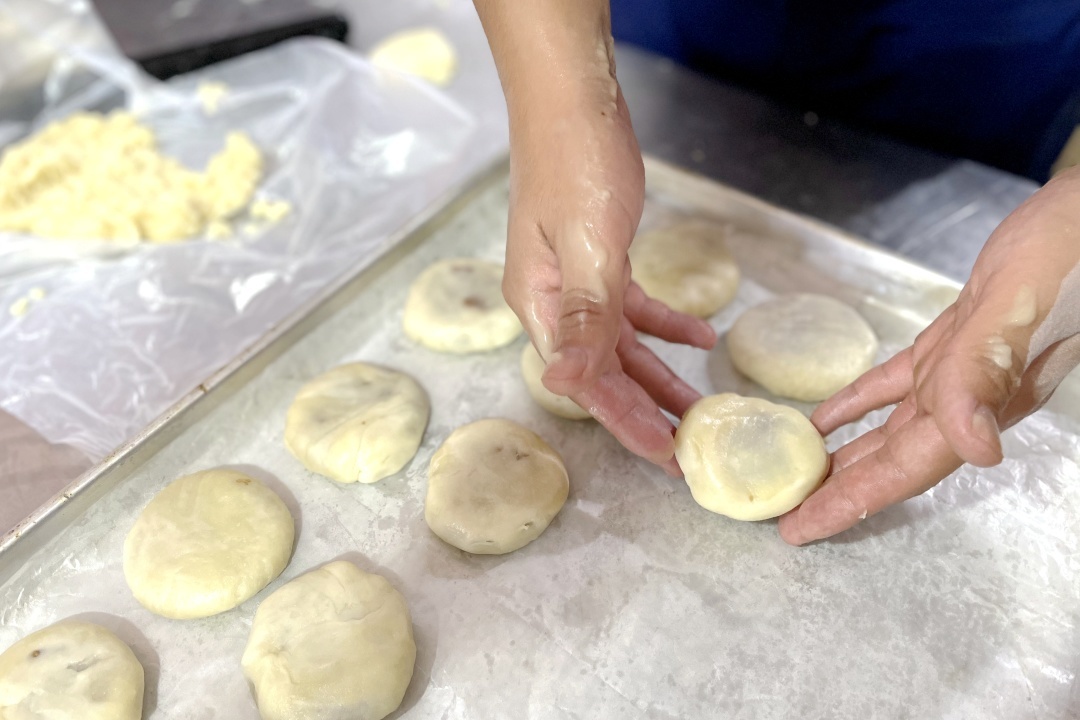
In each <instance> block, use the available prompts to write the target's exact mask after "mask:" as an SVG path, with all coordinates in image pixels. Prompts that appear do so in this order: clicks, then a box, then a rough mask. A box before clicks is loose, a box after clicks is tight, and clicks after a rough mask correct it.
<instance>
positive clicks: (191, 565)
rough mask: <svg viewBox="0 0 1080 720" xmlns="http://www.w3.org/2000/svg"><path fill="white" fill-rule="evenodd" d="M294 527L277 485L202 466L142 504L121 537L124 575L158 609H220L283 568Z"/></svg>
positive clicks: (169, 612) (175, 614)
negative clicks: (206, 468) (136, 516)
mask: <svg viewBox="0 0 1080 720" xmlns="http://www.w3.org/2000/svg"><path fill="white" fill-rule="evenodd" d="M293 532H294V528H293V519H292V515H290V514H289V509H288V508H287V507H285V503H284V502H282V500H281V498H280V497H278V496H277V494H276V493H274V491H273V490H270V489H269V488H268V487H266V486H265V485H263V484H262V483H261V482H259V481H258V480H256V479H255V478H252V477H248V476H247V475H244V474H243V473H239V472H236V471H235V470H227V469H224V468H218V469H214V470H205V471H203V472H198V473H195V474H193V475H187V476H185V477H182V478H180V479H179V480H175V481H173V482H172V483H170V484H169V485H168V486H167V487H166V488H165V489H164V490H162V491H161V492H159V493H158V494H157V495H156V496H154V499H153V500H151V501H150V503H149V504H148V505H147V506H146V507H145V508H143V511H142V512H141V513H140V514H139V517H138V519H137V520H136V521H135V525H134V526H133V527H132V528H131V531H130V532H128V535H127V538H126V539H125V540H124V577H125V578H126V579H127V583H128V586H129V587H130V588H131V592H132V593H133V594H134V595H135V599H136V600H138V601H139V602H140V603H142V604H143V605H144V606H145V607H146V608H147V609H148V610H151V611H152V612H155V613H157V614H158V615H163V616H165V617H168V618H176V619H188V618H200V617H207V616H209V615H216V614H217V613H220V612H224V611H226V610H229V609H232V608H234V607H236V606H237V605H239V604H240V603H242V602H244V601H245V600H247V599H248V598H250V597H252V596H253V595H254V594H255V593H257V592H259V591H260V590H262V589H263V588H264V587H266V586H267V584H268V583H269V582H270V581H271V580H273V579H274V578H276V577H277V576H278V575H280V574H281V571H282V570H284V569H285V566H286V565H287V564H288V562H289V557H290V556H291V555H292V544H293Z"/></svg>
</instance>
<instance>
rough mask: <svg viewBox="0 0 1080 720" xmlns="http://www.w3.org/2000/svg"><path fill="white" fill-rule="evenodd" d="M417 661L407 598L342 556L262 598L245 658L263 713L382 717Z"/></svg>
mask: <svg viewBox="0 0 1080 720" xmlns="http://www.w3.org/2000/svg"><path fill="white" fill-rule="evenodd" d="M415 661H416V644H415V642H414V641H413V629H412V621H411V620H410V618H409V609H408V608H407V607H406V605H405V598H403V597H402V596H401V593H399V592H398V591H397V590H395V589H394V588H393V587H391V585H390V583H388V582H387V581H386V579H385V578H383V577H382V576H380V575H374V574H372V573H366V572H364V571H362V570H360V569H359V568H357V567H356V566H355V565H353V564H352V563H350V562H345V561H342V560H339V561H336V562H332V563H329V564H327V565H323V566H322V567H321V568H318V569H317V570H312V571H311V572H309V573H306V574H304V575H301V576H300V577H298V578H296V579H295V580H291V581H289V582H288V583H286V584H285V585H282V586H281V587H280V588H278V589H277V590H275V591H274V592H273V594H271V595H270V597H268V598H266V600H264V601H263V603H262V605H260V606H259V609H258V611H257V612H256V613H255V620H254V621H253V622H252V624H251V635H250V636H249V637H248V644H247V647H246V648H245V649H244V656H243V659H242V660H241V665H242V666H243V669H244V676H245V677H246V678H247V679H248V681H249V682H250V683H251V687H252V690H253V691H254V693H255V697H256V700H257V701H258V704H259V714H260V715H261V716H262V718H263V720H380V718H383V717H386V716H387V715H389V714H390V713H392V712H393V711H394V710H396V709H397V707H398V705H400V704H401V699H402V698H403V697H404V696H405V690H406V689H407V688H408V686H409V680H410V679H411V678H412V673H413V664H414V663H415Z"/></svg>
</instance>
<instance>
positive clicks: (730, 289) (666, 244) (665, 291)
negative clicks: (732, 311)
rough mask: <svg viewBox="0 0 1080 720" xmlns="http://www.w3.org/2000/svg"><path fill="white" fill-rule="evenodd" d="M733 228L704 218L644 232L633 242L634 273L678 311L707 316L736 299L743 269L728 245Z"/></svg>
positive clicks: (643, 286) (654, 294)
mask: <svg viewBox="0 0 1080 720" xmlns="http://www.w3.org/2000/svg"><path fill="white" fill-rule="evenodd" d="M727 233H728V228H727V227H725V226H723V225H717V224H715V223H709V222H704V221H701V220H696V221H691V222H684V223H680V224H678V225H673V226H671V227H666V228H663V229H660V230H653V231H651V232H647V233H643V234H642V235H639V236H638V237H636V238H635V239H634V242H633V243H632V244H631V245H630V264H631V266H632V267H633V277H634V280H635V281H636V282H637V284H638V285H640V286H641V289H642V290H644V291H645V293H646V294H647V295H649V296H650V297H653V298H655V299H657V300H659V301H661V302H663V303H664V304H666V305H667V306H668V307H670V308H671V309H673V310H678V311H679V312H684V313H688V314H690V315H695V316H697V317H702V318H706V317H709V316H711V315H714V314H715V313H716V312H717V311H718V310H720V309H721V308H722V307H724V306H725V305H727V304H728V303H729V302H731V300H732V298H734V297H735V293H736V291H737V290H738V289H739V267H738V266H737V265H736V264H735V260H734V259H733V258H732V257H731V254H730V253H729V252H728V251H727V248H726V247H725V245H724V237H725V235H726V234H727Z"/></svg>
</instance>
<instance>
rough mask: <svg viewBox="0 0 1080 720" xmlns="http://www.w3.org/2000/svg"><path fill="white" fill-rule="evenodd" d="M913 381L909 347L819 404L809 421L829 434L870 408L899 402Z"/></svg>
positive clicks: (909, 390)
mask: <svg viewBox="0 0 1080 720" xmlns="http://www.w3.org/2000/svg"><path fill="white" fill-rule="evenodd" d="M913 382H914V378H913V375H912V350H911V348H910V347H909V348H907V349H906V350H902V351H900V352H899V353H897V354H896V355H894V356H892V358H890V359H889V360H887V361H885V362H884V363H882V364H881V365H878V366H877V367H873V368H870V369H869V370H867V371H866V372H865V373H863V374H862V375H861V376H860V377H859V378H858V379H856V380H855V382H853V383H851V384H850V385H848V386H847V387H845V388H844V389H843V390H841V391H840V392H838V393H836V394H835V395H833V396H832V397H831V398H829V399H828V400H825V401H824V402H823V403H821V404H820V405H818V406H817V409H816V410H814V413H813V414H812V415H811V416H810V422H812V423H814V426H815V427H816V428H817V429H818V431H819V432H820V433H821V434H822V435H828V434H829V433H831V432H832V431H834V430H836V429H837V428H838V427H840V426H842V425H847V424H848V423H849V422H854V421H855V420H858V419H859V418H861V417H862V416H863V415H865V414H866V413H868V412H870V411H871V410H877V409H878V408H880V407H885V406H886V405H892V404H893V403H896V402H899V401H900V400H901V399H903V398H904V396H905V395H907V394H908V393H909V392H911V388H912V385H913Z"/></svg>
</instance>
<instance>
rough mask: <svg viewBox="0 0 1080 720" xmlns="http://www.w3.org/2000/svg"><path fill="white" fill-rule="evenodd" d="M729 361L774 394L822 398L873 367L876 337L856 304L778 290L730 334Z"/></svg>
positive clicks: (813, 398) (809, 400)
mask: <svg viewBox="0 0 1080 720" xmlns="http://www.w3.org/2000/svg"><path fill="white" fill-rule="evenodd" d="M727 347H728V353H729V354H730V355H731V362H732V363H733V364H734V365H735V367H736V368H737V369H738V370H739V372H741V373H742V374H743V375H746V376H747V377H748V378H750V379H751V380H753V381H755V382H757V383H758V384H759V385H761V386H763V387H764V388H765V389H766V390H768V391H769V392H771V393H772V394H774V395H779V396H781V397H786V398H791V399H793V400H803V401H806V402H816V401H818V400H824V399H825V398H827V397H829V396H831V395H832V394H833V393H835V392H836V391H838V390H840V389H841V388H843V387H844V386H845V385H847V384H848V383H850V382H852V381H853V380H855V378H857V377H859V376H860V375H862V374H863V373H864V372H866V371H867V370H869V369H870V366H871V365H872V364H873V362H874V355H875V354H876V353H877V347H878V341H877V337H875V335H874V331H873V330H872V329H871V328H870V325H869V324H868V323H867V322H866V321H865V320H863V318H862V316H861V315H859V313H857V312H856V311H855V310H854V309H852V308H851V307H849V306H847V305H845V304H844V303H842V302H840V301H839V300H834V299H833V298H831V297H826V296H824V295H811V294H796V295H779V296H777V297H774V298H772V299H771V300H767V301H765V302H763V303H761V304H760V305H757V306H755V307H752V308H750V309H749V310H747V311H746V312H744V313H743V314H742V315H741V316H740V317H739V319H738V320H736V321H735V324H734V325H732V326H731V330H730V331H728V335H727Z"/></svg>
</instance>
